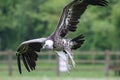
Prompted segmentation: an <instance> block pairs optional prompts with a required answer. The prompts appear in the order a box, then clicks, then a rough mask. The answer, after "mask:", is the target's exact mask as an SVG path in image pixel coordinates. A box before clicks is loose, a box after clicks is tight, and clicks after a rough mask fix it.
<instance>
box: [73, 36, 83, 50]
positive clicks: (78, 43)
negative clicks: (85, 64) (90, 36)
mask: <svg viewBox="0 0 120 80" xmlns="http://www.w3.org/2000/svg"><path fill="white" fill-rule="evenodd" d="M71 41H72V42H73V46H72V49H78V48H79V47H81V45H82V44H83V43H84V41H85V40H84V35H83V34H81V35H79V36H78V37H76V38H74V39H72V40H71Z"/></svg>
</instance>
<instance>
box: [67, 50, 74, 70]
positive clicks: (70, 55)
mask: <svg viewBox="0 0 120 80" xmlns="http://www.w3.org/2000/svg"><path fill="white" fill-rule="evenodd" d="M65 51H66V53H67V54H68V56H69V58H70V60H71V62H72V66H73V67H74V68H75V61H74V60H73V56H72V54H71V53H70V52H69V51H67V50H65Z"/></svg>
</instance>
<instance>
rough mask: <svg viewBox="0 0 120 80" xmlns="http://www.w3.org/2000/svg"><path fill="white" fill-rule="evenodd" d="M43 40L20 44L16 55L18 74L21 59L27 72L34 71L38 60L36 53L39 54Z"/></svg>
mask: <svg viewBox="0 0 120 80" xmlns="http://www.w3.org/2000/svg"><path fill="white" fill-rule="evenodd" d="M45 40H46V38H39V39H32V40H28V41H25V42H22V43H21V44H20V46H19V47H18V50H17V53H16V56H17V64H18V69H19V72H20V73H22V70H21V62H20V59H21V58H22V60H23V63H24V65H25V67H26V69H27V71H28V72H30V71H31V70H34V69H35V66H36V62H35V61H36V60H37V58H38V55H37V53H36V52H40V49H41V48H42V46H43V44H44V42H45Z"/></svg>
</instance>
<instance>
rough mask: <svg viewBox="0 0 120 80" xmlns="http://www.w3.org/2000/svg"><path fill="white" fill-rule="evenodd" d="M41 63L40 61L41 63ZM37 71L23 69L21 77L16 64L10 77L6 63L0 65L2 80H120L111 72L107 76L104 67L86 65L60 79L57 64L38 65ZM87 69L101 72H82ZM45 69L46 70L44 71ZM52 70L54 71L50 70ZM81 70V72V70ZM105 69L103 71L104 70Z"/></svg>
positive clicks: (61, 76)
mask: <svg viewBox="0 0 120 80" xmlns="http://www.w3.org/2000/svg"><path fill="white" fill-rule="evenodd" d="M39 62H40V61H39ZM37 64H38V65H37V67H36V70H35V71H32V72H27V71H26V70H25V68H24V67H23V66H22V68H23V73H22V74H21V75H20V74H19V72H18V70H17V65H16V62H14V63H13V72H12V76H8V66H7V64H6V63H1V65H0V70H1V71H0V80H120V79H119V77H115V76H114V73H113V72H112V71H111V72H110V76H109V77H106V76H105V71H104V65H100V64H99V65H98V64H97V65H93V64H91V65H90V64H89V65H85V64H77V66H76V69H72V70H71V72H70V73H69V74H68V73H61V75H60V76H59V77H57V76H56V64H55V63H49V64H48V63H44V62H40V63H37ZM87 68H91V69H92V68H96V69H101V70H95V71H92V70H81V69H87ZM44 69H45V70H44ZM49 69H52V70H49ZM79 69H80V70H79ZM102 69H103V70H102Z"/></svg>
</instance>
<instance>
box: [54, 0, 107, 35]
mask: <svg viewBox="0 0 120 80" xmlns="http://www.w3.org/2000/svg"><path fill="white" fill-rule="evenodd" d="M107 4H108V2H107V1H106V0H73V1H71V2H70V3H69V4H67V5H66V6H65V7H64V9H63V12H62V15H61V17H60V20H59V23H58V26H57V28H56V30H55V32H54V33H53V34H52V35H54V36H60V37H65V36H66V35H67V34H68V32H70V31H71V32H74V31H76V29H77V24H78V23H79V19H80V17H81V16H82V14H83V13H84V12H85V11H86V9H87V6H88V5H93V6H107Z"/></svg>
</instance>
